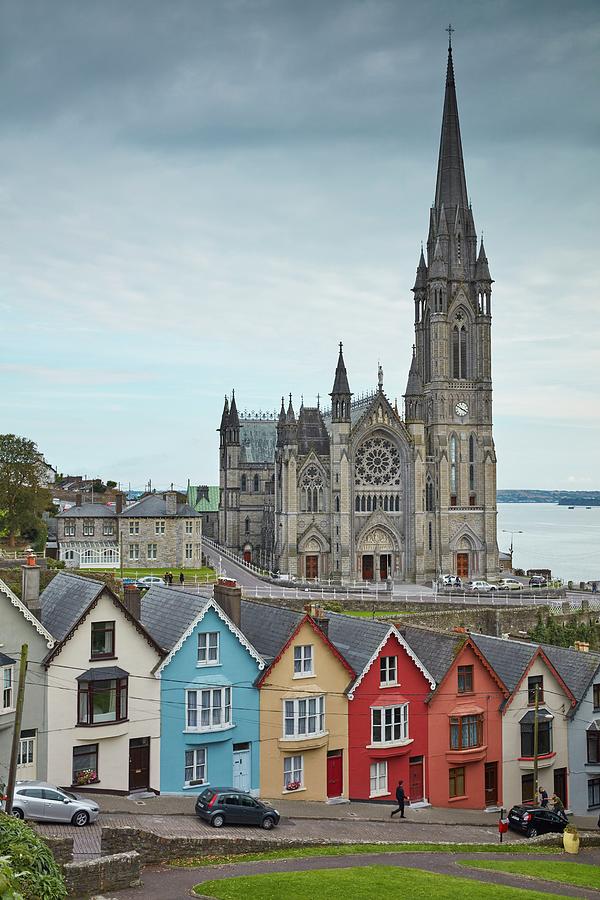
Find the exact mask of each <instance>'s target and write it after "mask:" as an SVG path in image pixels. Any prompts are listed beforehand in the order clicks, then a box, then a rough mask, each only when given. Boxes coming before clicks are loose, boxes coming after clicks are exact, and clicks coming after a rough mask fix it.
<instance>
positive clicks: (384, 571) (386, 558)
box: [379, 553, 392, 581]
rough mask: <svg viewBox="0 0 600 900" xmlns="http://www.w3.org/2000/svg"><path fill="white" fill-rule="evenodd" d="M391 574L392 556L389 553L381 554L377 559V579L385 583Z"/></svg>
mask: <svg viewBox="0 0 600 900" xmlns="http://www.w3.org/2000/svg"><path fill="white" fill-rule="evenodd" d="M391 574H392V554H391V553H382V554H381V556H380V557H379V577H380V579H381V580H382V581H387V579H388V578H389V577H390V576H391Z"/></svg>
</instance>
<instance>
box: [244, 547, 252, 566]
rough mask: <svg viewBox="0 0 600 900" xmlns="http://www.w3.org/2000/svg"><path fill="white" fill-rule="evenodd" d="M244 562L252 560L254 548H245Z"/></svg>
mask: <svg viewBox="0 0 600 900" xmlns="http://www.w3.org/2000/svg"><path fill="white" fill-rule="evenodd" d="M244 562H245V563H251V562H252V550H244Z"/></svg>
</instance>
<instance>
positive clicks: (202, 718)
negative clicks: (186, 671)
mask: <svg viewBox="0 0 600 900" xmlns="http://www.w3.org/2000/svg"><path fill="white" fill-rule="evenodd" d="M229 727H231V688H230V687H220V688H207V689H205V690H188V691H186V730H187V731H218V730H219V729H222V728H229Z"/></svg>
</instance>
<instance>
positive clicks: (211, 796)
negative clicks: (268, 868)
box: [196, 788, 280, 829]
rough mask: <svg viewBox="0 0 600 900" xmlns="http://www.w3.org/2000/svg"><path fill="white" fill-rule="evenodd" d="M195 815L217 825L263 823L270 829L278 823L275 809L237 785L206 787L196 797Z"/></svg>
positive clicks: (217, 826) (263, 825)
mask: <svg viewBox="0 0 600 900" xmlns="http://www.w3.org/2000/svg"><path fill="white" fill-rule="evenodd" d="M196 815H197V816H198V817H199V818H200V819H203V820H204V821H205V822H209V823H210V824H211V825H213V826H214V827H215V828H221V826H222V825H260V826H261V828H266V829H270V828H273V827H274V826H275V825H278V824H279V819H280V815H279V813H278V812H277V810H276V809H273V807H272V806H269V804H268V803H263V801H262V800H256V799H255V798H254V797H252V796H251V795H250V794H248V793H246V791H236V790H235V789H234V788H206V789H205V790H204V791H202V793H201V794H199V795H198V799H197V800H196Z"/></svg>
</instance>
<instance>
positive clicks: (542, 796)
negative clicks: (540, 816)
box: [538, 787, 548, 809]
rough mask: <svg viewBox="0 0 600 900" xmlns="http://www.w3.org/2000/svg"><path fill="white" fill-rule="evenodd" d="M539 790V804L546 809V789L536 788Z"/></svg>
mask: <svg viewBox="0 0 600 900" xmlns="http://www.w3.org/2000/svg"><path fill="white" fill-rule="evenodd" d="M538 790H539V792H540V806H541V807H542V809H546V808H547V806H548V791H546V790H544V788H543V787H541V788H538Z"/></svg>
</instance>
